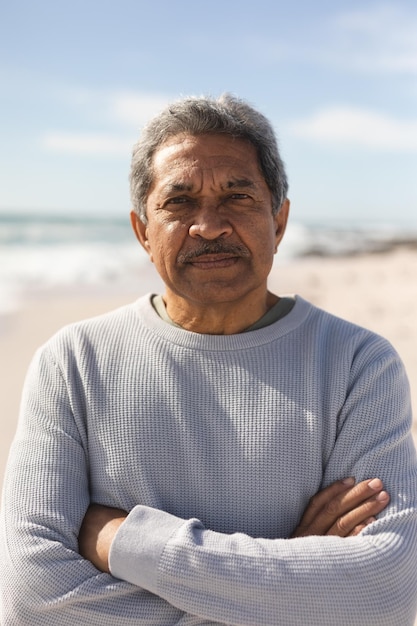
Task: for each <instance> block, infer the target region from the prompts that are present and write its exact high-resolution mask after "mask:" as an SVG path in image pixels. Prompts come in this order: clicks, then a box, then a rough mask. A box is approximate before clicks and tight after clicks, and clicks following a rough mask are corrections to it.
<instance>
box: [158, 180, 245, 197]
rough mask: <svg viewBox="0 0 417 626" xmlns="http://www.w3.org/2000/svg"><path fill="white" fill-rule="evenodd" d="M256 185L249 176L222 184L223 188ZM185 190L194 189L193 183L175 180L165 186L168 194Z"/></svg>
mask: <svg viewBox="0 0 417 626" xmlns="http://www.w3.org/2000/svg"><path fill="white" fill-rule="evenodd" d="M253 187H255V183H254V182H253V181H252V180H250V179H248V178H237V179H236V180H229V181H227V183H226V184H225V185H222V188H223V189H247V188H253ZM184 191H189V192H192V191H193V185H192V184H190V183H181V182H173V183H168V184H167V185H166V186H165V187H164V192H165V193H167V194H171V193H182V192H184Z"/></svg>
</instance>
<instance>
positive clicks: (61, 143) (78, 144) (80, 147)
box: [41, 132, 133, 157]
mask: <svg viewBox="0 0 417 626" xmlns="http://www.w3.org/2000/svg"><path fill="white" fill-rule="evenodd" d="M41 143H42V146H43V148H45V149H46V150H48V151H52V152H60V153H66V154H76V155H85V156H91V155H94V156H113V157H114V156H117V157H118V156H123V157H126V156H128V155H129V154H130V153H131V151H132V146H133V141H131V140H127V139H124V138H121V137H116V136H114V135H110V134H95V133H70V132H48V133H46V134H45V135H44V136H43V138H42V140H41Z"/></svg>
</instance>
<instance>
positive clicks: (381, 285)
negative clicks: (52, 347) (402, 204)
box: [0, 248, 417, 483]
mask: <svg viewBox="0 0 417 626" xmlns="http://www.w3.org/2000/svg"><path fill="white" fill-rule="evenodd" d="M416 266H417V250H414V249H409V248H397V249H395V250H393V251H391V252H386V253H381V254H378V253H366V254H357V255H354V256H347V257H307V258H303V259H297V260H291V261H288V260H283V261H281V260H280V259H279V256H278V257H277V262H276V263H275V264H274V267H273V270H272V272H271V275H270V280H269V286H270V290H271V291H274V292H275V293H279V294H280V295H284V294H288V293H298V294H300V295H301V296H302V297H303V298H305V299H307V300H310V301H311V302H312V303H313V304H316V305H317V306H319V307H321V308H324V309H326V310H327V311H329V312H330V313H334V314H335V315H338V316H340V317H343V318H344V319H348V320H349V321H352V322H354V323H356V324H359V325H360V326H364V327H366V328H369V329H371V330H373V331H375V332H377V333H378V334H380V335H382V336H384V337H385V338H386V339H388V340H389V341H390V342H391V343H392V344H393V346H394V347H395V349H396V350H397V351H398V353H399V354H400V356H401V358H402V360H403V362H404V364H405V367H406V370H407V374H408V377H409V380H410V384H411V392H412V401H413V406H414V407H417V350H416V346H417V328H416V324H415V320H416V315H417V279H416V278H415V267H416ZM161 290H162V282H161V280H160V278H159V277H158V276H157V274H156V271H155V269H154V267H153V266H152V265H151V264H150V263H149V264H148V265H147V266H146V267H145V268H144V270H143V272H141V274H140V277H139V280H138V281H137V283H136V284H135V285H130V286H129V288H126V287H117V286H116V287H115V288H114V289H112V290H110V289H107V288H106V289H101V288H100V289H92V288H83V289H79V290H78V289H71V290H69V291H68V290H67V289H55V290H50V291H49V292H43V293H42V294H40V295H36V294H31V295H29V297H28V298H27V299H26V300H24V301H22V302H21V306H20V308H19V309H17V310H16V311H13V312H10V313H6V314H3V315H1V316H0V379H1V380H2V385H3V397H4V399H5V400H4V403H3V410H4V418H3V425H4V426H3V432H4V436H3V437H2V440H1V443H0V483H1V482H2V479H3V472H4V466H5V463H6V458H7V454H8V449H9V446H10V443H11V440H12V437H13V435H14V432H15V429H16V421H17V414H18V408H19V403H20V394H21V389H22V385H23V381H24V377H25V374H26V370H27V367H28V365H29V362H30V360H31V358H32V356H33V353H34V352H35V350H36V349H37V348H38V347H39V346H40V345H41V344H42V343H44V342H45V341H46V340H47V339H48V338H49V337H50V336H51V335H52V334H53V333H54V332H56V331H57V330H58V329H59V328H61V327H62V326H64V325H65V324H68V323H71V322H74V321H78V320H81V319H84V318H87V317H92V316H95V315H99V314H100V313H105V312H107V311H110V310H111V309H114V308H117V307H119V306H122V305H123V304H127V303H129V302H132V301H133V300H135V299H136V298H138V297H140V296H141V295H144V294H145V293H148V292H150V291H154V292H161ZM413 435H414V439H415V441H416V443H417V416H415V421H414V427H413Z"/></svg>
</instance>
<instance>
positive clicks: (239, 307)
mask: <svg viewBox="0 0 417 626" xmlns="http://www.w3.org/2000/svg"><path fill="white" fill-rule="evenodd" d="M278 300H279V298H278V296H276V295H274V294H273V293H271V292H269V291H266V292H264V293H263V294H262V295H259V297H258V296H257V297H256V298H254V296H253V294H251V297H250V298H242V299H241V300H240V301H238V302H236V301H235V300H233V301H232V302H220V303H219V302H215V303H212V302H210V303H205V302H204V303H200V302H190V301H189V300H185V299H184V298H181V297H179V296H178V295H177V294H174V293H172V292H169V291H167V292H166V294H165V296H164V302H165V306H166V309H167V313H168V315H169V317H170V318H171V319H172V321H173V322H175V323H176V324H179V325H180V326H182V328H184V329H185V330H190V331H192V332H195V333H201V334H206V335H234V334H237V333H241V332H243V331H244V330H246V329H247V328H249V327H250V326H252V324H255V322H257V321H258V320H259V319H260V318H261V317H262V316H263V315H265V313H266V312H267V311H268V310H269V309H270V308H271V307H272V306H274V304H276V303H277V302H278Z"/></svg>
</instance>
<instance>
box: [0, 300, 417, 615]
mask: <svg viewBox="0 0 417 626" xmlns="http://www.w3.org/2000/svg"><path fill="white" fill-rule="evenodd" d="M410 427H411V408H410V397H409V388H408V382H407V379H406V376H405V373H404V369H403V366H402V363H401V362H400V360H399V358H398V356H397V354H396V352H395V351H394V350H393V348H392V347H391V346H390V344H389V343H388V342H387V341H385V340H384V339H382V338H380V337H378V336H377V335H375V334H373V333H370V332H369V331H367V330H364V329H362V328H359V327H358V326H355V325H353V324H350V323H347V322H345V321H342V320H341V319H338V318H336V317H334V316H331V315H329V314H328V313H325V312H324V311H321V310H320V309H317V308H315V307H313V306H312V305H311V304H309V303H307V302H306V301H305V300H303V299H302V298H299V297H297V299H296V303H295V306H294V308H293V309H292V311H291V312H290V313H289V314H288V315H286V316H285V317H284V318H283V319H281V320H279V321H278V322H276V323H274V324H271V325H270V326H268V327H266V328H263V329H260V330H256V331H253V332H248V333H242V334H237V335H226V336H219V335H203V334H197V333H193V332H188V331H185V330H183V329H181V328H176V327H174V326H171V325H169V324H167V323H166V322H164V321H163V320H161V319H160V318H159V317H158V315H157V314H156V312H155V311H154V309H153V307H152V305H151V302H150V296H146V297H144V298H141V299H140V300H138V301H137V302H135V303H133V304H132V305H128V306H126V307H123V308H121V309H118V310H116V311H114V312H112V313H109V314H107V315H104V316H100V317H97V318H94V319H91V320H87V321H83V322H80V323H77V324H73V325H70V326H68V327H66V328H64V329H63V330H62V331H60V332H59V333H58V334H57V335H55V336H54V337H53V338H52V339H51V340H50V341H49V342H48V343H47V344H46V345H45V346H43V347H42V348H41V349H40V350H39V351H38V352H37V354H36V356H35V359H34V361H33V362H32V365H31V367H30V369H29V373H28V376H27V380H26V383H25V388H24V394H23V401H22V408H21V415H20V420H19V425H18V430H17V434H16V438H15V441H14V444H13V446H12V450H11V454H10V458H9V462H8V469H7V476H6V479H5V487H4V494H3V506H2V541H1V545H2V548H1V550H2V552H1V558H0V570H1V593H2V617H1V624H2V625H3V626H9V625H11V624H13V625H28V626H68V625H70V624H76V625H79V626H81V625H85V626H95V625H97V626H115V625H117V626H125V625H128V624H132V625H133V624H136V625H137V624H140V625H143V626H145V625H146V626H151V625H158V626H170V625H174V624H176V625H178V626H197V625H198V626H200V625H203V624H204V625H208V624H233V625H236V626H238V625H239V626H242V625H257V626H263V625H265V626H266V625H275V624H276V625H280V626H300V625H303V624H308V625H309V626H336V625H337V626H359V625H360V626H364V625H365V626H372V625H375V626H384V625H385V626H388V625H389V626H408V625H410V626H411V624H413V622H414V616H415V611H416V589H417V576H416V563H417V517H416V516H417V513H416V510H417V509H416V499H417V494H416V491H417V490H416V485H417V464H416V455H415V450H414V447H413V443H412V438H411V435H410ZM346 476H355V477H356V479H357V481H359V480H362V479H367V478H373V477H375V476H376V477H379V478H381V479H382V480H383V482H384V485H385V488H386V489H387V491H388V492H389V493H390V495H391V502H390V505H389V506H388V508H387V509H386V510H385V511H384V512H383V513H382V514H381V515H380V516H379V519H378V520H377V521H376V522H374V523H373V524H371V525H369V526H368V527H367V528H366V529H365V530H364V531H363V532H362V533H361V534H360V535H359V536H357V537H352V538H345V539H342V538H338V537H319V536H313V537H308V538H299V539H288V537H289V536H290V534H291V533H292V531H293V530H294V529H295V527H296V526H297V524H298V522H299V519H300V516H301V514H302V512H303V511H304V509H305V507H306V506H307V503H308V501H309V499H310V498H311V497H312V496H313V495H314V494H315V493H316V492H317V491H318V490H320V489H321V488H323V487H324V486H326V485H329V484H330V483H332V482H333V481H335V480H337V479H340V478H343V477H346ZM90 501H93V502H98V503H101V504H104V505H108V506H112V507H117V508H121V509H125V510H126V511H129V516H128V518H127V520H126V521H125V522H124V524H122V526H121V527H120V530H119V531H118V533H117V535H116V538H115V540H114V541H113V544H112V548H111V554H110V566H111V571H112V575H109V574H104V573H99V572H98V571H97V570H96V569H95V568H94V567H93V565H92V564H91V563H90V562H88V561H86V560H84V559H82V558H81V557H80V556H79V554H78V552H77V548H78V545H77V536H78V532H79V528H80V525H81V522H82V519H83V517H84V514H85V511H86V509H87V507H88V505H89V503H90Z"/></svg>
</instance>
